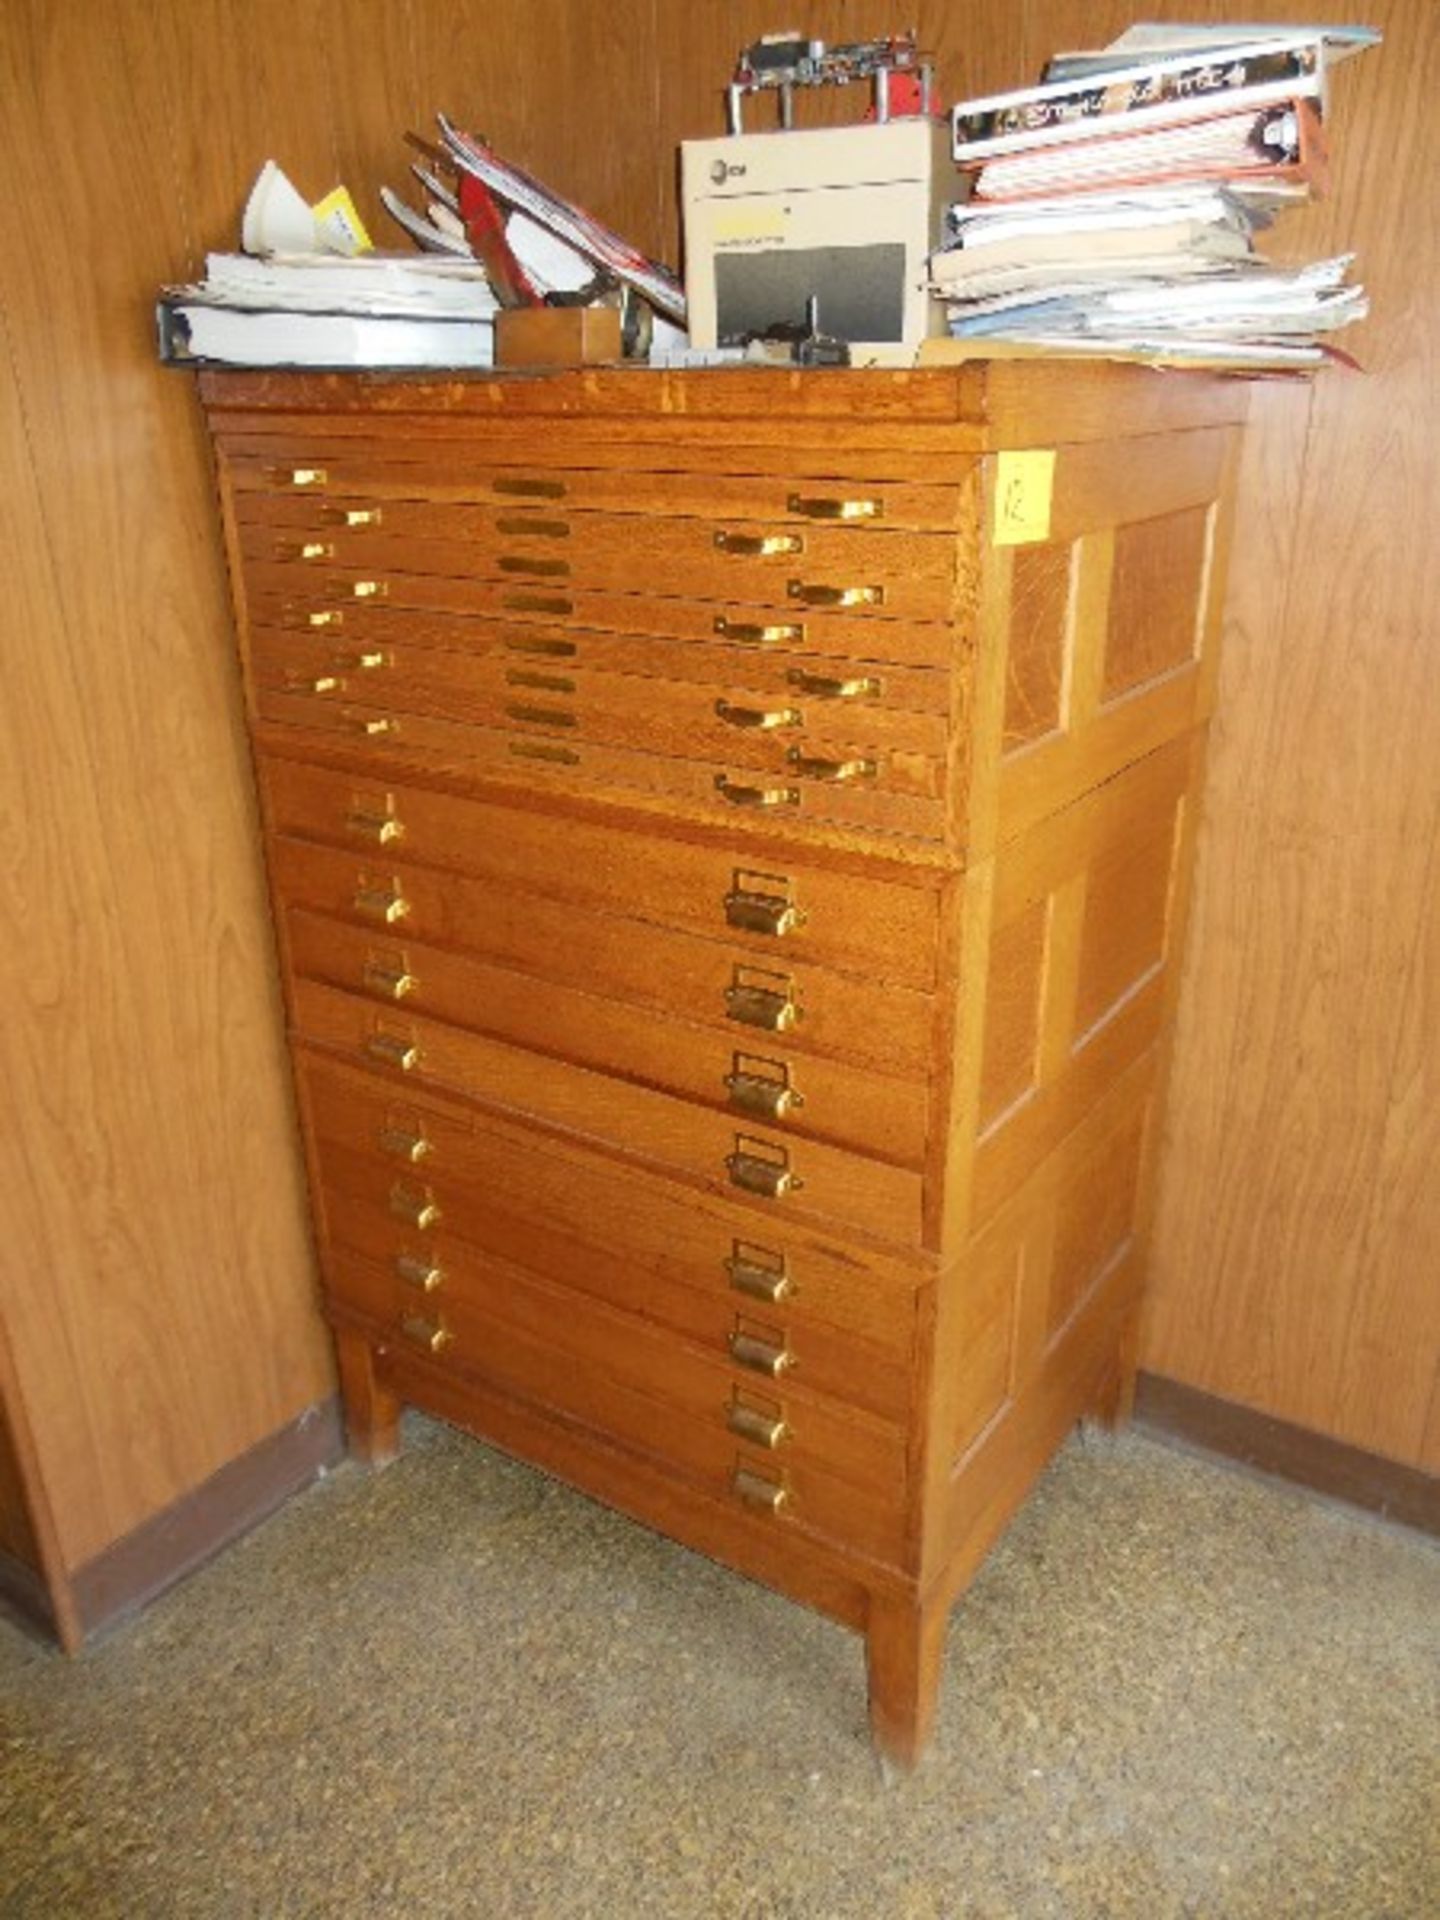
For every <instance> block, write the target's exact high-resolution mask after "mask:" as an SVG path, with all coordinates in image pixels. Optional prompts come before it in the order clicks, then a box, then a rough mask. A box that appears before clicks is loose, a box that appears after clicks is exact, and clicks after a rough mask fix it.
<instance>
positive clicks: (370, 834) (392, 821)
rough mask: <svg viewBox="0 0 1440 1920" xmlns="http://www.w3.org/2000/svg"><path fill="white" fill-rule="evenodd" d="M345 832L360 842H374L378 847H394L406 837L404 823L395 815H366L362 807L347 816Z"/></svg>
mask: <svg viewBox="0 0 1440 1920" xmlns="http://www.w3.org/2000/svg"><path fill="white" fill-rule="evenodd" d="M345 831H346V832H347V833H353V834H354V835H355V837H356V838H357V839H358V840H373V841H374V842H375V844H376V846H377V847H389V846H393V845H394V843H395V842H396V841H397V840H401V839H403V838H404V836H405V827H404V824H403V822H401V821H399V820H397V819H396V818H395V816H394V814H393V813H366V812H365V811H364V809H363V808H360V807H357V808H356V809H355V810H354V811H353V812H352V813H347V814H346V816H345Z"/></svg>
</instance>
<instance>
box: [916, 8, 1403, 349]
mask: <svg viewBox="0 0 1440 1920" xmlns="http://www.w3.org/2000/svg"><path fill="white" fill-rule="evenodd" d="M1378 38H1379V35H1378V34H1377V33H1375V32H1374V31H1373V30H1371V29H1369V28H1365V27H1307V28H1293V29H1288V30H1286V29H1281V28H1266V29H1256V28H1248V29H1247V28H1235V27H1223V26H1220V27H1186V26H1180V25H1143V26H1138V27H1132V28H1131V29H1130V30H1129V32H1127V33H1125V34H1122V35H1121V37H1120V39H1118V40H1117V41H1115V42H1114V43H1113V44H1112V45H1111V46H1109V47H1107V48H1104V49H1101V50H1098V51H1095V52H1088V53H1069V54H1060V55H1057V56H1056V58H1055V59H1053V60H1052V61H1051V62H1050V63H1049V65H1048V66H1047V67H1046V69H1045V73H1044V76H1043V78H1042V81H1041V84H1040V85H1039V86H1036V87H1031V88H1027V89H1023V90H1021V91H1020V92H1017V93H1009V94H1000V95H996V96H994V97H992V98H989V99H984V100H971V101H966V102H963V103H962V104H961V105H959V106H957V107H956V108H955V109H954V114H953V122H954V154H955V159H956V163H957V165H958V166H959V167H960V169H961V171H962V174H963V175H964V177H965V182H966V187H967V193H966V197H965V198H964V199H963V200H962V201H961V202H960V203H959V204H958V205H957V206H956V207H954V208H953V209H952V211H951V216H950V221H951V230H952V232H953V236H954V238H953V241H952V243H951V244H950V245H949V246H947V247H946V248H945V249H944V250H943V251H941V252H939V253H937V254H936V255H934V257H933V258H932V261H931V273H932V278H933V283H934V287H935V290H936V292H937V294H938V295H939V296H940V297H941V298H942V299H944V300H945V301H946V302H947V303H948V305H949V311H950V331H951V333H952V334H953V335H954V336H956V337H957V338H959V339H962V340H973V341H975V342H976V343H977V351H978V350H979V345H978V343H980V342H985V343H986V348H987V350H989V351H993V350H995V348H996V346H997V345H999V344H1000V343H1009V350H1011V351H1022V350H1027V349H1028V350H1031V351H1035V352H1042V351H1043V352H1053V351H1057V350H1063V351H1068V352H1076V353H1091V354H1101V355H1105V356H1107V357H1116V358H1127V359H1144V360H1150V361H1156V362H1163V363H1166V364H1171V363H1185V364H1199V365H1217V366H1236V367H1254V368H1261V369H1268V368H1276V369H1282V368H1300V369H1304V368H1307V367H1311V366H1314V365H1316V364H1318V363H1319V362H1321V361H1322V360H1323V359H1324V358H1326V356H1327V354H1328V353H1334V351H1335V350H1334V349H1333V348H1331V347H1329V346H1328V344H1327V343H1326V336H1328V335H1329V334H1330V333H1332V332H1334V331H1335V330H1336V329H1338V328H1340V327H1343V326H1346V325H1348V324H1349V323H1350V322H1352V321H1354V320H1358V319H1361V318H1363V316H1364V314H1365V311H1366V303H1365V295H1364V291H1363V289H1361V288H1360V287H1358V286H1354V285H1352V284H1349V283H1348V281H1347V274H1348V272H1349V268H1350V266H1351V264H1352V256H1350V255H1342V256H1340V257H1338V258H1336V259H1333V260H1323V261H1317V262H1315V263H1313V264H1311V265H1308V266H1304V267H1300V268H1282V267H1279V266H1275V265H1272V264H1270V263H1269V262H1268V261H1267V260H1266V259H1265V258H1264V257H1263V256H1262V255H1261V254H1260V253H1259V252H1258V251H1257V249H1256V246H1255V236H1256V234H1257V233H1260V232H1262V231H1263V230H1264V229H1265V228H1267V227H1269V226H1270V225H1271V224H1272V223H1273V221H1274V220H1275V218H1276V215H1277V214H1279V213H1281V212H1282V211H1284V209H1285V208H1287V207H1289V206H1292V205H1295V204H1297V203H1303V202H1304V201H1306V200H1309V199H1311V198H1314V197H1316V196H1318V195H1319V194H1322V193H1323V192H1324V191H1325V190H1326V186H1327V164H1328V155H1327V150H1326V140H1325V105H1326V81H1327V74H1328V71H1329V69H1330V68H1331V67H1333V65H1334V64H1335V62H1336V61H1337V60H1338V59H1340V58H1342V57H1343V56H1344V55H1346V54H1349V53H1354V52H1357V51H1359V50H1360V49H1361V48H1363V47H1367V46H1371V45H1373V44H1375V42H1376V41H1377V40H1378ZM1337 357H1341V358H1343V357H1344V356H1337Z"/></svg>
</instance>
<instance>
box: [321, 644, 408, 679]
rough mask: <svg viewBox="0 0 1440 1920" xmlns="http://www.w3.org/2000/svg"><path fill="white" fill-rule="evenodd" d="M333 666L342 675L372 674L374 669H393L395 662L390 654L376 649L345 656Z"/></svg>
mask: <svg viewBox="0 0 1440 1920" xmlns="http://www.w3.org/2000/svg"><path fill="white" fill-rule="evenodd" d="M335 664H336V666H337V667H339V669H340V670H341V672H342V673H373V672H374V671H375V669H376V667H393V666H394V664H395V661H394V659H393V657H392V656H391V655H390V654H388V653H385V652H383V651H382V650H381V649H380V648H379V647H376V648H374V649H373V650H371V651H370V652H368V653H351V654H347V655H346V656H345V658H344V659H343V660H337V661H336V662H335Z"/></svg>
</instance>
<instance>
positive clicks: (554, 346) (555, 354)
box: [495, 307, 621, 367]
mask: <svg viewBox="0 0 1440 1920" xmlns="http://www.w3.org/2000/svg"><path fill="white" fill-rule="evenodd" d="M620 357H621V353H620V309H619V308H618V307H505V308H502V310H501V311H500V312H499V313H497V314H496V316H495V364H496V366H497V367H582V366H595V365H597V364H599V363H602V362H604V361H607V360H618V359H620Z"/></svg>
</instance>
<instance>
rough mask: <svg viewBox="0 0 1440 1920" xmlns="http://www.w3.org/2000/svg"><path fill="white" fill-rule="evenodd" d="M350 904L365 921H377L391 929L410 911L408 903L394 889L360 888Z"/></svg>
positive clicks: (402, 895)
mask: <svg viewBox="0 0 1440 1920" xmlns="http://www.w3.org/2000/svg"><path fill="white" fill-rule="evenodd" d="M350 904H351V905H352V906H353V907H354V909H355V911H356V913H360V914H363V915H364V916H365V918H366V919H367V920H379V921H380V922H381V923H382V924H383V925H385V926H387V927H393V926H394V925H395V923H396V921H397V920H403V919H404V918H405V916H406V915H407V914H408V913H409V911H410V902H409V901H408V900H407V899H406V898H405V896H404V894H403V893H401V892H400V891H399V889H398V888H395V887H388V888H387V887H361V888H360V889H359V890H358V891H357V892H356V893H355V894H354V896H353V897H352V899H351V903H350Z"/></svg>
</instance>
